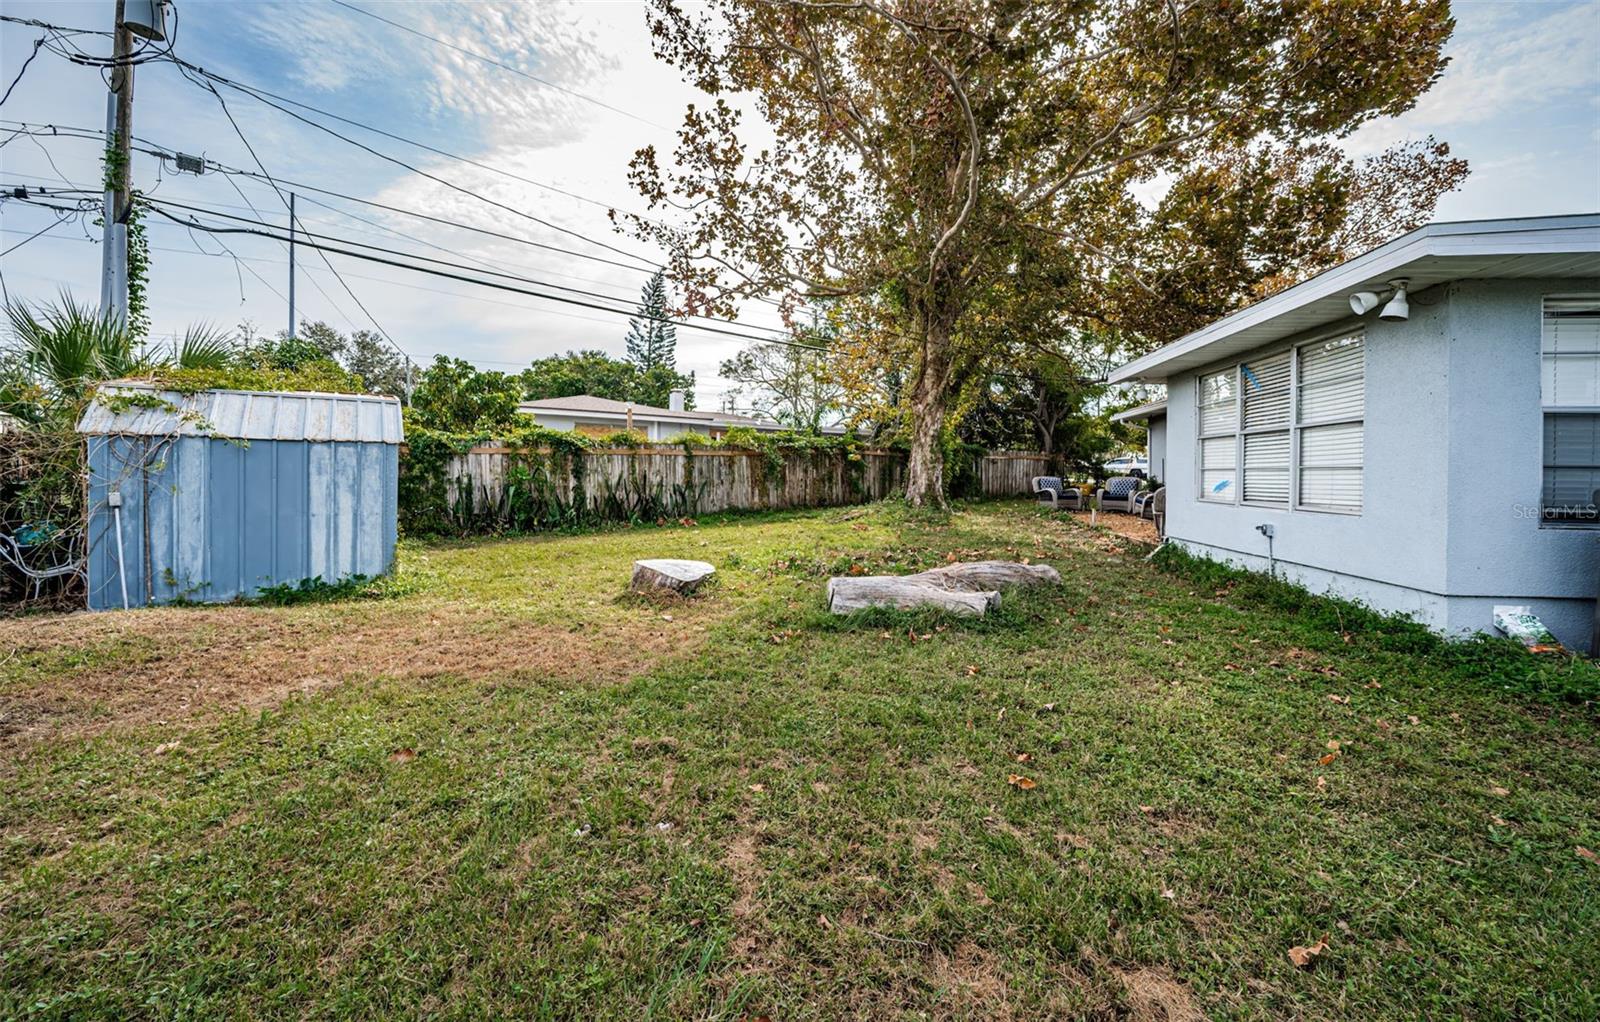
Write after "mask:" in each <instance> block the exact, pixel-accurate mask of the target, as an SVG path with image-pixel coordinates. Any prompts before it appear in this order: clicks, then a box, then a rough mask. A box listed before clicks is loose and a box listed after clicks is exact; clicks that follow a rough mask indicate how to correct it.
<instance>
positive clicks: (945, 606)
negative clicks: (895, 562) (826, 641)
mask: <svg viewBox="0 0 1600 1022" xmlns="http://www.w3.org/2000/svg"><path fill="white" fill-rule="evenodd" d="M998 606H1000V594H999V593H997V592H978V591H973V590H968V589H951V588H947V587H946V586H942V585H939V584H938V583H935V582H929V581H926V580H922V579H919V578H917V576H915V575H862V576H860V577H858V578H850V577H840V578H831V579H829V580H828V609H829V610H831V611H833V612H834V613H835V614H849V613H852V612H854V611H858V610H865V609H866V608H868V607H893V608H895V609H897V610H910V609H912V608H913V607H937V608H938V609H939V610H944V611H949V612H950V613H952V614H963V615H969V616H981V615H983V614H986V613H988V612H989V611H990V610H992V609H994V608H995V607H998Z"/></svg>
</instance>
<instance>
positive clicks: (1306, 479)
mask: <svg viewBox="0 0 1600 1022" xmlns="http://www.w3.org/2000/svg"><path fill="white" fill-rule="evenodd" d="M1366 354H1367V353H1366V339H1365V338H1364V337H1362V336H1361V335H1360V334H1356V335H1354V336H1350V337H1336V338H1334V339H1332V340H1327V341H1318V342H1315V343H1313V344H1307V345H1303V346H1302V347H1300V348H1299V349H1298V355H1299V359H1300V364H1299V395H1298V401H1297V404H1298V409H1297V413H1298V416H1299V419H1298V422H1297V425H1298V426H1299V427H1300V496H1299V503H1300V505H1301V506H1302V507H1310V508H1325V509H1327V510H1331V511H1360V510H1361V497H1362V493H1361V475H1362V466H1363V465H1364V464H1365V455H1366V440H1365V429H1364V423H1363V418H1364V417H1365V415H1366V412H1367V386H1366V384H1367V378H1366V377H1367V372H1366Z"/></svg>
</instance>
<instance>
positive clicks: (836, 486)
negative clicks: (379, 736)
mask: <svg viewBox="0 0 1600 1022" xmlns="http://www.w3.org/2000/svg"><path fill="white" fill-rule="evenodd" d="M408 453H409V452H408ZM411 460H412V459H410V458H407V459H405V460H404V461H403V462H402V472H401V494H400V515H401V522H402V525H403V526H404V527H405V528H406V529H407V531H409V532H412V533H427V532H458V533H464V532H483V531H499V530H504V529H513V530H534V529H549V528H563V527H575V526H580V525H584V524H590V523H596V522H604V521H655V520H658V519H662V518H668V519H673V518H682V517H686V516H687V517H692V516H695V515H701V514H710V513H713V512H717V511H730V510H779V509H783V508H800V507H831V506H838V505H845V504H860V503H866V502H869V501H875V500H882V499H884V498H886V497H893V496H896V495H897V494H899V493H901V492H902V491H903V490H904V488H905V465H906V455H905V454H904V452H901V451H887V450H867V449H859V448H858V449H854V450H851V449H848V448H841V447H835V448H831V449H810V450H808V449H792V450H788V449H781V448H771V447H769V448H767V449H765V450H744V449H738V448H723V447H699V446H684V445H676V444H675V445H671V446H655V447H633V448H618V447H606V448H592V449H587V450H583V449H571V448H568V449H563V448H553V447H542V446H540V447H523V446H516V445H505V444H497V443H486V444H479V445H476V446H473V447H470V448H469V449H465V450H460V451H455V452H451V453H449V454H447V455H446V456H445V457H444V458H443V459H442V461H441V462H440V463H439V464H438V465H437V467H436V468H434V469H433V482H432V484H431V485H426V486H424V485H422V483H423V480H422V479H421V478H419V477H420V475H421V473H422V471H423V469H422V466H420V465H411V466H409V467H408V466H407V462H409V461H411ZM1050 464H1051V459H1050V458H1048V457H1047V456H1044V455H1023V454H1018V453H1015V452H1008V453H1003V454H998V455H993V456H988V457H984V458H982V459H980V460H979V465H978V473H977V475H978V478H979V480H980V481H981V493H982V494H983V495H985V496H995V497H1002V496H1004V497H1009V496H1018V495H1021V494H1024V493H1027V492H1028V491H1029V489H1030V478H1031V477H1032V476H1035V475H1046V474H1049V471H1048V469H1049V465H1050ZM408 476H411V477H412V478H411V479H409V480H408V478H407V477H408Z"/></svg>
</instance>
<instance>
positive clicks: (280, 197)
mask: <svg viewBox="0 0 1600 1022" xmlns="http://www.w3.org/2000/svg"><path fill="white" fill-rule="evenodd" d="M173 59H174V60H177V58H176V57H174V58H173ZM205 84H206V88H207V90H209V91H210V93H211V95H213V96H215V97H216V100H217V104H218V105H219V106H221V107H222V112H223V114H224V115H225V116H226V117H227V118H228V123H229V124H231V125H232V126H233V132H234V134H235V135H238V136H239V141H240V142H243V143H244V147H245V149H246V150H248V151H249V153H250V159H252V160H254V161H255V165H256V168H257V169H258V170H260V171H261V176H262V177H265V178H266V179H267V183H268V184H270V185H271V186H272V190H273V191H274V192H277V194H278V200H279V201H280V202H282V203H283V204H284V205H285V206H287V207H288V209H289V219H290V220H291V221H296V222H297V221H298V220H299V218H298V217H296V216H295V215H294V206H292V205H291V204H290V203H289V201H288V200H287V199H285V198H284V197H283V190H282V189H280V188H279V187H278V183H277V182H276V181H274V180H273V179H272V175H271V174H269V173H268V172H267V167H266V164H264V163H262V162H261V157H260V156H258V155H256V147H255V146H253V145H251V144H250V140H249V139H248V138H246V137H245V134H244V129H242V128H240V127H239V122H238V121H236V120H234V119H233V111H231V110H229V109H228V104H227V101H226V100H224V99H223V98H222V93H220V92H218V91H217V87H216V86H215V85H212V84H211V83H210V82H209V81H207V82H206V83H205ZM239 197H240V198H242V199H244V200H245V204H246V205H249V203H250V200H249V199H247V198H245V196H244V193H243V192H239ZM256 215H257V216H258V217H259V216H260V213H257V214H256ZM302 226H303V225H302ZM294 243H295V241H294V236H293V234H292V233H291V234H290V237H289V244H291V245H293V244H294ZM317 255H318V256H320V257H321V259H322V261H323V263H324V264H325V265H326V266H327V267H328V271H329V272H330V273H332V274H333V276H334V279H335V280H337V281H338V282H339V286H341V287H343V288H344V290H345V294H347V295H349V296H350V300H351V301H353V302H355V303H356V308H358V309H360V310H361V313H362V315H364V316H366V317H367V319H368V320H369V321H370V322H371V323H372V325H373V326H374V327H376V328H377V330H378V333H380V334H382V335H383V339H384V340H386V341H388V342H389V346H390V347H391V348H393V349H394V350H395V351H397V352H399V353H400V357H401V358H404V359H405V360H406V362H407V364H408V365H409V363H410V362H411V356H410V355H408V354H406V352H405V351H404V350H403V349H402V348H401V347H400V345H398V344H396V343H395V340H394V338H393V337H391V336H389V331H387V330H385V329H384V328H383V324H382V323H379V322H378V320H377V317H375V316H373V314H372V313H371V312H370V311H368V309H367V306H366V304H365V303H364V302H362V301H361V299H360V298H359V297H358V296H357V295H356V293H355V291H354V290H353V289H352V288H351V287H350V285H349V283H348V282H346V281H345V279H344V278H343V277H341V276H339V271H338V270H336V269H334V268H333V263H332V262H331V261H329V259H328V254H327V253H326V252H323V251H321V250H320V249H319V250H318V251H317ZM290 283H291V290H293V287H292V284H293V281H291V282H290ZM318 290H319V291H320V290H321V288H320V287H319V288H318ZM323 297H324V298H327V295H326V294H324V295H323ZM329 304H330V305H331V304H333V300H332V299H329ZM334 307H335V308H338V306H337V305H335V306H334ZM341 315H342V312H341ZM346 318H347V319H348V317H346ZM289 326H290V329H291V331H292V330H293V327H294V323H293V322H291V323H290V324H289Z"/></svg>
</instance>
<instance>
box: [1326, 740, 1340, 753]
mask: <svg viewBox="0 0 1600 1022" xmlns="http://www.w3.org/2000/svg"><path fill="white" fill-rule="evenodd" d="M1328 751H1330V752H1338V751H1339V739H1337V738H1330V739H1328Z"/></svg>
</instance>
